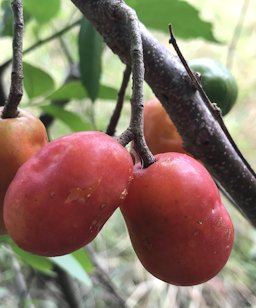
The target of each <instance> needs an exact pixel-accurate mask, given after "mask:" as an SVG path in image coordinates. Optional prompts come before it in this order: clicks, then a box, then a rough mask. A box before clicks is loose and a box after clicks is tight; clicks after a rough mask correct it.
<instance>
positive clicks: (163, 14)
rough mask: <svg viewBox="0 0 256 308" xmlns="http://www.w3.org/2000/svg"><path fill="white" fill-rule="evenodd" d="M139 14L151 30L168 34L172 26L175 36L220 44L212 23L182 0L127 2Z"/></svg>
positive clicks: (133, 0) (130, 0)
mask: <svg viewBox="0 0 256 308" xmlns="http://www.w3.org/2000/svg"><path fill="white" fill-rule="evenodd" d="M126 2H127V4H128V5H131V6H132V7H133V8H134V9H135V10H136V12H137V14H138V17H139V19H140V20H141V21H142V22H143V23H144V24H145V25H146V26H147V27H149V28H153V29H156V30H160V31H164V32H168V31H169V29H168V24H170V23H171V24H172V26H173V31H174V34H175V36H178V37H180V38H183V39H192V38H198V37H201V38H203V39H205V40H208V41H212V42H218V40H217V39H216V38H215V37H214V35H213V29H212V28H213V26H212V24H211V23H210V22H206V21H203V20H202V19H201V18H200V16H199V15H200V12H199V11H198V10H197V9H196V8H195V7H193V6H192V5H190V4H188V3H186V2H184V1H180V0H162V1H159V0H140V1H136V0H127V1H126Z"/></svg>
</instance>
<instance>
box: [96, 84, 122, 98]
mask: <svg viewBox="0 0 256 308" xmlns="http://www.w3.org/2000/svg"><path fill="white" fill-rule="evenodd" d="M117 93H118V90H117V89H114V88H112V87H109V86H105V85H100V89H99V97H100V98H101V99H109V100H116V99H117Z"/></svg>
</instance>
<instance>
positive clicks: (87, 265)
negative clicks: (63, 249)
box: [72, 248, 94, 273]
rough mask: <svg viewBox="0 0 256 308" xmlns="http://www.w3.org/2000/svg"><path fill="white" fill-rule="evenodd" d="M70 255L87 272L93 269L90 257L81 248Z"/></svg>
mask: <svg viewBox="0 0 256 308" xmlns="http://www.w3.org/2000/svg"><path fill="white" fill-rule="evenodd" d="M72 256H73V257H74V258H75V259H76V260H77V261H78V262H79V263H80V265H81V266H82V267H83V269H84V270H85V271H86V272H87V273H89V272H91V271H92V270H93V268H94V266H93V264H92V262H91V259H90V257H89V256H88V254H87V253H86V252H85V250H84V249H83V248H81V249H79V250H76V251H74V252H73V253H72Z"/></svg>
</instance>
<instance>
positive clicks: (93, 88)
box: [78, 19, 103, 102]
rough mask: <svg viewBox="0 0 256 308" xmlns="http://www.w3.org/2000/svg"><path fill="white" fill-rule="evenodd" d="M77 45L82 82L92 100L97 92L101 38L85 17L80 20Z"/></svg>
mask: <svg viewBox="0 0 256 308" xmlns="http://www.w3.org/2000/svg"><path fill="white" fill-rule="evenodd" d="M78 45H79V46H78V47H79V67H80V73H81V80H82V84H83V86H84V87H85V89H86V91H87V93H88V95H89V97H90V98H91V100H92V101H93V102H94V101H95V100H96V98H97V97H98V94H99V87H100V76H101V57H102V51H103V40H102V37H101V36H100V35H99V33H98V32H97V31H96V30H95V28H94V27H93V26H92V24H91V23H90V22H88V21H87V20H86V19H83V20H82V22H81V28H80V32H79V42H78Z"/></svg>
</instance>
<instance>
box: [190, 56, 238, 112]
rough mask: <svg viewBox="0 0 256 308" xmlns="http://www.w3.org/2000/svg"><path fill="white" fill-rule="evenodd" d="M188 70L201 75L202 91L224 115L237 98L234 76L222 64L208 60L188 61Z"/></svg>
mask: <svg viewBox="0 0 256 308" xmlns="http://www.w3.org/2000/svg"><path fill="white" fill-rule="evenodd" d="M189 66H190V68H191V69H192V70H193V71H195V72H198V73H200V74H201V83H202V86H203V89H204V91H205V92H206V94H207V96H208V97H209V99H210V100H211V102H213V103H216V104H217V106H218V107H219V108H220V109H221V111H222V115H223V116H224V115H226V114H227V113H229V111H230V110H231V109H232V107H233V106H234V104H235V102H236V100H237V96H238V86H237V83H236V80H235V78H234V76H233V75H232V74H231V72H230V71H229V70H228V68H226V67H225V66H224V65H223V64H221V63H219V62H218V61H216V60H213V59H208V58H198V59H193V60H190V61H189Z"/></svg>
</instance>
